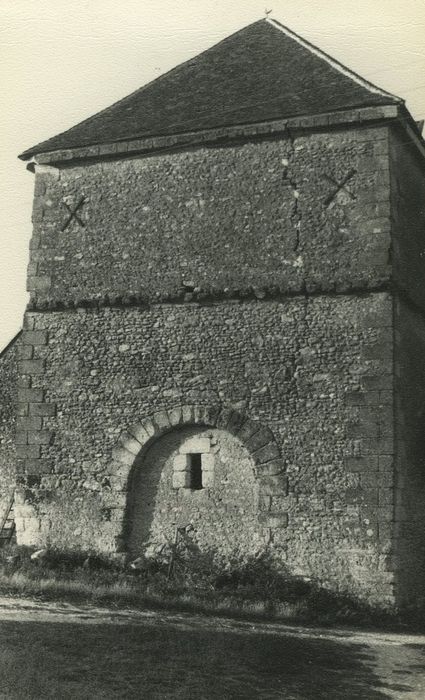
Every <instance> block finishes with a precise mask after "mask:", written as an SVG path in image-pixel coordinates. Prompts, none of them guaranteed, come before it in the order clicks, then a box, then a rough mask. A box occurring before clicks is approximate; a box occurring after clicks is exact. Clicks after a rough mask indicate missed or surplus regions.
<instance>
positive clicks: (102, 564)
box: [0, 545, 425, 631]
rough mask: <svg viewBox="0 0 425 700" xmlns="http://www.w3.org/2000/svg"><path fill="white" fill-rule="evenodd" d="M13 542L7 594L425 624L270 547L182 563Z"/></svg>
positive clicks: (0, 570) (283, 617)
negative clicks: (308, 571) (311, 577)
mask: <svg viewBox="0 0 425 700" xmlns="http://www.w3.org/2000/svg"><path fill="white" fill-rule="evenodd" d="M33 553H34V548H28V547H18V546H16V545H8V546H6V547H4V548H2V549H0V595H6V596H11V597H13V596H22V597H28V598H33V599H34V598H35V599H39V600H40V599H41V600H51V601H66V602H70V603H80V604H81V603H84V604H94V605H98V606H109V607H116V608H135V609H167V610H175V611H180V612H193V613H196V612H197V613H203V614H214V615H222V616H229V617H238V618H257V619H272V620H276V621H277V620H280V621H285V622H299V623H303V624H311V625H329V626H331V625H344V624H345V625H356V626H359V627H364V628H366V627H367V628H384V629H396V630H400V629H402V630H406V629H410V630H415V631H419V630H421V631H423V630H424V629H425V610H420V609H418V607H417V606H415V607H414V608H413V607H412V608H411V609H405V610H398V611H394V610H391V609H389V608H387V609H385V608H382V607H381V608H378V607H372V606H370V605H368V604H367V603H363V602H361V601H358V600H356V599H354V598H352V597H350V596H348V595H344V594H338V593H335V592H332V591H329V590H326V589H324V588H322V587H320V586H319V585H317V584H316V583H315V582H312V581H308V580H306V579H303V578H298V577H294V576H290V575H289V574H287V573H286V572H285V571H283V570H277V569H276V568H275V565H274V563H273V561H272V560H271V559H270V558H269V557H268V556H267V554H266V553H262V554H260V555H259V556H257V557H250V558H248V559H247V560H246V561H244V562H239V563H238V562H235V563H234V564H233V565H227V567H225V568H224V567H219V566H218V565H217V564H216V563H215V562H214V560H213V558H212V557H211V556H209V555H204V556H203V557H199V556H198V557H197V558H196V563H195V562H194V561H193V560H192V561H188V562H186V563H185V565H184V567H183V566H180V567H177V566H176V567H175V571H174V573H173V575H171V576H170V567H169V563H167V562H162V561H158V560H155V559H153V560H151V561H149V560H146V561H145V562H144V566H140V567H137V568H131V565H129V563H128V562H125V561H124V559H115V558H108V557H102V556H99V555H95V554H92V555H87V553H84V554H83V553H78V552H64V551H59V550H56V549H48V550H43V551H42V553H41V555H40V556H39V557H38V558H36V559H32V558H31V555H32V554H33Z"/></svg>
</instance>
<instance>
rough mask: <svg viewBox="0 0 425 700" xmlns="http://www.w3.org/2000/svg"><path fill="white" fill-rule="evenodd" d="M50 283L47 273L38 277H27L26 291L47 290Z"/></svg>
mask: <svg viewBox="0 0 425 700" xmlns="http://www.w3.org/2000/svg"><path fill="white" fill-rule="evenodd" d="M51 283H52V280H51V278H50V277H49V276H48V275H39V276H38V277H28V281H27V291H28V292H47V291H48V290H49V289H50V285H51Z"/></svg>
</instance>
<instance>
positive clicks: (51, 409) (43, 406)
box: [29, 403, 56, 416]
mask: <svg viewBox="0 0 425 700" xmlns="http://www.w3.org/2000/svg"><path fill="white" fill-rule="evenodd" d="M29 412H30V414H31V415H32V416H54V415H55V413H56V404H54V403H30V406H29Z"/></svg>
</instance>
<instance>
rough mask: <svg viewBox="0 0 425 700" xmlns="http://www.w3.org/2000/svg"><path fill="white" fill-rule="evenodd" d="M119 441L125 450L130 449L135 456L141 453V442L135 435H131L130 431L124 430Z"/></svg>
mask: <svg viewBox="0 0 425 700" xmlns="http://www.w3.org/2000/svg"><path fill="white" fill-rule="evenodd" d="M119 443H120V445H122V447H123V448H124V449H125V450H128V451H129V452H131V453H132V454H134V455H135V456H137V455H138V454H139V452H140V450H141V447H142V445H141V444H140V442H139V441H138V440H136V438H135V437H133V435H130V433H128V432H126V431H123V432H122V433H121V435H120V438H119Z"/></svg>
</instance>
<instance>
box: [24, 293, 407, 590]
mask: <svg viewBox="0 0 425 700" xmlns="http://www.w3.org/2000/svg"><path fill="white" fill-rule="evenodd" d="M23 344H24V347H26V348H27V356H26V357H27V359H23V360H21V362H20V386H21V389H20V412H21V414H22V415H21V416H20V417H19V419H18V434H17V442H18V445H19V447H18V449H19V453H20V457H21V461H20V463H19V472H20V476H19V481H20V486H21V491H20V499H19V500H20V504H19V506H18V510H19V512H18V513H17V515H18V518H17V525H18V532H19V538H20V542H22V543H27V544H40V543H45V544H46V543H48V544H53V545H57V546H61V547H64V548H83V549H86V550H97V551H114V550H116V548H117V543H118V541H119V540H120V539H121V538H122V534H123V527H124V525H123V515H122V514H123V508H124V507H125V505H126V503H127V494H126V485H125V484H123V483H122V481H123V480H122V479H120V478H119V477H112V476H111V474H110V472H109V471H108V465H110V463H111V455H113V452H114V446H115V445H116V444H117V441H118V439H119V436H120V434H121V431H122V430H128V429H129V427H130V426H132V425H134V424H135V423H138V422H139V421H140V420H142V419H143V418H144V417H146V416H149V415H151V414H152V413H154V412H155V411H157V410H160V409H167V410H169V411H170V410H171V409H172V408H173V407H176V406H181V405H185V404H200V405H205V406H210V405H217V404H219V405H225V406H231V407H234V408H236V409H237V410H239V411H241V412H242V413H244V414H245V415H246V416H247V417H248V418H250V419H252V420H254V421H260V422H261V423H262V424H263V425H266V426H267V427H268V428H270V430H271V431H272V433H273V435H274V438H275V440H276V442H277V444H278V446H279V449H280V452H281V455H282V459H283V463H284V467H285V470H286V474H287V477H288V490H287V493H282V495H281V496H278V495H274V496H272V497H268V498H266V499H263V502H262V503H261V506H260V504H259V505H258V508H259V517H260V516H261V511H264V510H265V511H266V512H267V510H269V511H271V512H272V513H276V514H277V516H278V515H279V513H282V514H286V513H287V516H285V518H280V520H279V526H278V527H277V528H274V529H272V530H271V529H270V528H263V529H262V530H261V536H262V537H263V541H264V542H265V543H268V544H269V545H270V547H272V548H273V551H275V552H276V556H278V557H279V559H280V560H281V561H282V562H284V563H285V565H286V566H287V567H288V568H289V570H290V571H292V572H293V573H295V574H302V575H305V576H311V577H313V578H317V579H318V580H320V581H321V582H322V583H324V584H325V585H328V586H329V587H331V588H333V589H337V590H342V591H347V592H350V593H352V594H356V595H359V596H361V597H363V598H366V599H368V600H371V601H379V602H385V601H389V600H391V599H392V593H393V580H394V574H393V570H392V568H393V560H392V558H391V556H390V554H391V539H390V536H391V531H390V525H391V523H392V521H393V492H392V488H391V487H392V456H393V441H392V429H393V425H392V415H393V411H392V302H391V297H390V295H388V294H386V293H374V294H366V295H352V296H350V295H333V296H329V295H328V296H320V295H317V296H311V297H306V296H299V297H296V298H292V299H288V298H286V299H285V298H281V300H275V301H267V300H263V301H260V300H257V301H245V302H240V303H235V302H230V301H229V302H226V303H219V304H204V305H199V304H195V303H186V304H160V305H155V306H152V307H151V308H148V309H142V308H120V309H111V308H105V309H101V310H94V309H87V310H85V309H79V310H78V311H67V312H65V311H62V312H55V313H39V312H31V313H27V315H26V320H25V330H24V334H23ZM254 456H255V455H254ZM272 456H273V455H272ZM229 517H230V516H229ZM273 517H274V516H273ZM235 519H236V520H235V522H236V521H237V524H238V526H239V525H240V523H241V521H240V518H239V516H238V515H237V512H236V514H235ZM277 519H278V517H277ZM269 520H271V517H269ZM284 525H287V526H286V527H285V526H284ZM255 546H257V545H255ZM253 547H254V543H253Z"/></svg>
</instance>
